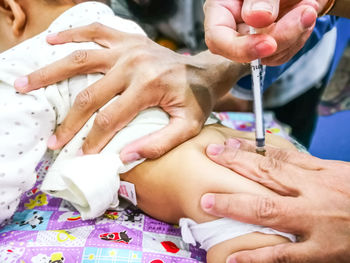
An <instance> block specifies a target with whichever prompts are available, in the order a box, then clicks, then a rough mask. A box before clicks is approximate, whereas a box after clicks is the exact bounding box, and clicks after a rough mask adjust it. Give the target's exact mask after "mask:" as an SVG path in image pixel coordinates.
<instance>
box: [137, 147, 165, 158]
mask: <svg viewBox="0 0 350 263" xmlns="http://www.w3.org/2000/svg"><path fill="white" fill-rule="evenodd" d="M164 153H165V148H164V147H162V146H161V145H158V144H154V145H152V147H151V148H149V149H148V150H147V153H145V154H144V155H142V154H141V155H142V156H146V157H147V158H149V159H156V158H158V157H159V156H161V155H163V154H164Z"/></svg>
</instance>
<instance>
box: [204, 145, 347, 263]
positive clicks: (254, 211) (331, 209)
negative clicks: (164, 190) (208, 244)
mask: <svg viewBox="0 0 350 263" xmlns="http://www.w3.org/2000/svg"><path fill="white" fill-rule="evenodd" d="M254 148H255V147H254V145H253V144H251V143H249V142H247V141H244V140H236V139H230V140H228V141H227V143H226V145H225V146H224V145H209V146H208V148H207V155H208V156H209V158H210V159H212V160H213V161H214V162H216V163H218V164H220V165H223V166H226V167H227V168H229V169H231V170H233V171H235V172H237V173H239V174H241V175H242V176H245V177H247V178H249V179H251V180H253V181H256V182H258V183H260V184H262V185H264V186H266V187H268V188H270V189H271V190H273V191H275V192H276V193H278V194H279V195H278V196H276V197H271V196H270V197H266V196H256V195H248V194H243V193H237V194H206V195H204V196H203V197H202V200H201V204H202V207H203V209H204V210H205V211H206V212H208V213H210V214H213V215H217V216H223V217H231V218H234V219H236V220H239V221H243V222H247V223H252V224H258V225H264V226H268V227H272V228H274V229H277V230H280V231H284V232H289V233H293V234H296V235H298V237H299V242H298V243H294V244H292V243H289V244H282V245H278V246H275V247H265V248H260V249H257V250H254V251H243V252H238V253H235V254H233V255H231V256H230V257H229V260H228V262H236V263H242V262H249V263H260V262H264V263H270V262H271V263H274V262H286V263H287V262H288V263H300V262H315V263H316V262H317V263H323V262H324V263H328V262H334V263H336V262H344V263H345V262H349V259H350V164H349V163H346V162H341V161H330V160H321V159H318V158H316V157H313V156H311V155H308V154H305V153H299V152H297V151H290V150H280V149H276V148H272V147H267V155H266V157H263V156H261V155H258V154H256V153H253V152H251V151H254Z"/></svg>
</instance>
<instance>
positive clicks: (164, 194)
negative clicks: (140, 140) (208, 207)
mask: <svg viewBox="0 0 350 263" xmlns="http://www.w3.org/2000/svg"><path fill="white" fill-rule="evenodd" d="M230 137H241V138H242V137H243V138H251V139H252V138H253V134H250V133H246V132H239V131H235V130H232V129H229V128H225V127H222V126H220V125H211V126H207V127H205V128H204V129H203V131H202V132H201V133H200V135H198V136H197V137H195V138H193V139H192V140H189V141H187V142H186V143H184V144H182V145H180V146H178V147H177V148H175V149H174V150H172V151H170V152H169V153H168V154H166V155H165V156H163V157H161V158H160V159H158V160H154V161H146V162H145V163H143V164H141V165H139V166H138V167H136V168H134V169H133V170H131V171H130V172H128V173H127V174H122V175H121V179H122V180H126V181H129V182H132V183H134V184H135V185H136V192H137V200H138V205H139V207H140V208H141V209H142V210H144V211H145V212H146V213H148V214H150V215H151V216H153V217H155V218H158V219H160V220H164V221H166V222H171V223H178V221H179V219H180V218H182V217H189V218H191V219H193V220H194V221H196V222H197V223H204V222H208V221H212V220H214V219H216V218H214V217H212V216H210V215H208V214H206V213H204V212H203V210H202V209H201V208H200V197H201V196H202V195H203V194H204V193H207V192H217V193H233V192H248V193H256V194H270V195H273V194H274V193H273V192H271V191H270V190H268V189H267V188H264V187H263V186H261V185H259V184H257V183H255V182H252V181H250V180H248V179H246V178H244V177H242V176H240V175H238V174H236V173H234V172H232V171H231V170H229V169H227V168H225V167H222V166H219V165H217V164H216V163H214V162H212V161H210V160H209V159H208V158H207V157H206V155H205V147H206V145H208V144H209V143H223V142H224V141H225V139H227V138H230ZM267 140H268V143H270V144H272V145H275V146H279V147H282V148H292V147H293V146H292V145H291V144H290V143H289V142H287V141H285V140H283V139H282V138H280V137H276V136H274V137H270V138H268V139H267ZM281 242H286V239H284V238H282V237H280V236H275V235H264V234H259V233H252V234H248V235H244V236H241V237H238V238H235V239H233V240H228V241H225V242H222V243H220V244H218V245H216V246H214V247H212V248H211V249H210V250H209V253H208V262H216V263H217V262H225V260H224V259H225V258H226V256H228V255H230V254H231V253H232V252H234V251H238V250H243V249H252V248H257V247H261V246H266V245H271V244H276V243H281ZM218 250H219V251H218ZM219 255H220V257H219Z"/></svg>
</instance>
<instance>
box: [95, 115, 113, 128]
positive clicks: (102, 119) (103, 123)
mask: <svg viewBox="0 0 350 263" xmlns="http://www.w3.org/2000/svg"><path fill="white" fill-rule="evenodd" d="M94 125H96V126H97V127H98V128H99V129H100V130H111V127H112V116H111V115H110V114H108V113H106V112H103V111H102V112H100V113H98V114H97V116H96V119H95V122H94Z"/></svg>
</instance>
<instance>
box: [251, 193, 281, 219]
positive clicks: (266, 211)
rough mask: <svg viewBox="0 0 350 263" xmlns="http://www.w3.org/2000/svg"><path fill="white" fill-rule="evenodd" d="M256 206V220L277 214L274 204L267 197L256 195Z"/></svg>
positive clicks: (270, 217) (271, 217)
mask: <svg viewBox="0 0 350 263" xmlns="http://www.w3.org/2000/svg"><path fill="white" fill-rule="evenodd" d="M256 206H257V207H256V218H257V219H258V220H266V219H273V218H274V217H276V215H278V214H277V211H276V210H277V208H276V204H275V202H274V201H273V200H272V199H271V198H269V197H258V198H257V202H256Z"/></svg>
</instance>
